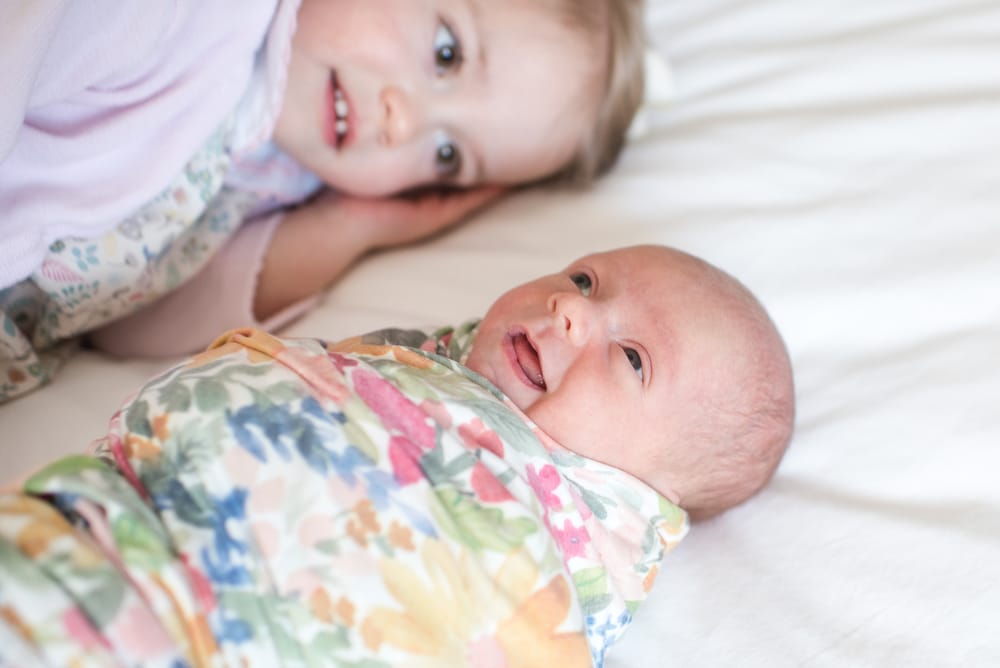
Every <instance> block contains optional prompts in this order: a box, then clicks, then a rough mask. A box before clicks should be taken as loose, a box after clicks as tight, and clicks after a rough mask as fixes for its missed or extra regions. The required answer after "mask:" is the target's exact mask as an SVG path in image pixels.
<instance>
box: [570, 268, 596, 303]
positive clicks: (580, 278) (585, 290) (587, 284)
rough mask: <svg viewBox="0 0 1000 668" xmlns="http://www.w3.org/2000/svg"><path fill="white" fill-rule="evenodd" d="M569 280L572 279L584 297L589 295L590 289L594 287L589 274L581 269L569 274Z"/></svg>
mask: <svg viewBox="0 0 1000 668" xmlns="http://www.w3.org/2000/svg"><path fill="white" fill-rule="evenodd" d="M569 280H571V281H573V285H575V286H576V287H577V288H578V289H579V290H580V294H581V295H583V296H584V297H589V296H590V289H591V288H592V287H594V282H593V281H592V280H590V276H588V275H587V274H585V273H584V272H582V271H578V272H576V273H575V274H570V275H569Z"/></svg>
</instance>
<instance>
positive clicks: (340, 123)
mask: <svg viewBox="0 0 1000 668" xmlns="http://www.w3.org/2000/svg"><path fill="white" fill-rule="evenodd" d="M329 105H330V125H331V126H330V127H329V128H328V129H327V141H328V142H329V143H330V144H331V145H332V146H333V147H334V148H336V149H337V150H340V149H341V148H343V147H344V145H345V144H346V143H347V137H348V135H349V134H350V130H351V123H350V118H351V106H350V104H348V102H347V95H346V94H345V93H344V90H343V89H342V88H341V87H340V82H339V81H338V79H337V71H336V70H331V72H330V99H329Z"/></svg>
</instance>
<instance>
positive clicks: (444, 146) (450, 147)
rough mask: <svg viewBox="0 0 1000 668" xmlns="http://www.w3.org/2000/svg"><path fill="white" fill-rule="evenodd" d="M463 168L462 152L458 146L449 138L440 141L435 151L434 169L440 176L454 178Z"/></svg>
mask: <svg viewBox="0 0 1000 668" xmlns="http://www.w3.org/2000/svg"><path fill="white" fill-rule="evenodd" d="M461 170H462V154H461V152H460V151H459V150H458V147H457V146H455V145H454V144H453V143H451V142H450V141H447V140H441V141H439V142H438V146H437V150H436V151H435V152H434V171H435V172H436V173H437V175H438V177H439V178H454V177H455V176H458V174H459V172H460V171H461Z"/></svg>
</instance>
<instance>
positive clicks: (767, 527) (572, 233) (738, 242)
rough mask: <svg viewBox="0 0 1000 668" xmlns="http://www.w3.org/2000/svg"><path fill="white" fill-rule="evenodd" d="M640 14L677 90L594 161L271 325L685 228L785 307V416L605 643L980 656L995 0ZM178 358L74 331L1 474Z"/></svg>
mask: <svg viewBox="0 0 1000 668" xmlns="http://www.w3.org/2000/svg"><path fill="white" fill-rule="evenodd" d="M649 33H650V35H651V37H652V41H653V45H654V47H655V49H656V50H657V52H658V53H659V54H660V56H661V57H663V58H664V59H665V60H666V62H668V63H669V65H670V68H671V72H672V75H673V95H672V98H671V99H670V100H669V101H666V100H664V99H662V96H660V97H659V98H658V99H656V100H651V101H650V102H649V104H648V105H647V108H646V109H645V111H644V119H645V125H646V129H645V132H643V133H641V134H639V135H638V136H637V137H635V139H634V140H633V141H632V143H631V144H630V146H629V147H628V149H627V150H626V152H625V154H624V155H623V157H622V160H621V162H620V163H619V165H618V167H617V168H616V169H615V170H614V172H613V173H612V174H611V175H610V176H608V177H607V178H605V179H603V180H602V181H601V182H600V183H599V184H597V186H596V187H594V188H593V189H592V190H590V191H588V192H585V193H571V192H563V191H553V190H542V189H535V190H527V191H524V192H521V193H518V194H516V195H514V196H512V197H510V198H507V199H506V200H504V201H503V202H501V203H500V204H499V205H497V206H495V207H493V208H491V209H490V210H489V211H487V212H485V213H484V214H482V215H481V216H479V217H478V218H477V219H476V220H475V221H474V222H473V223H471V224H469V225H466V226H464V227H461V228H459V229H457V230H455V231H453V232H452V233H450V234H448V235H445V236H442V237H440V238H437V239H434V240H432V241H430V242H428V243H425V244H421V245H416V246H413V247H408V248H404V249H400V250H397V251H393V252H388V253H384V254H381V255H378V256H373V257H371V258H369V259H367V260H366V261H364V262H363V263H361V264H360V265H359V266H357V267H356V269H355V270H354V271H353V272H352V273H351V274H350V275H349V276H348V277H347V278H346V279H345V280H344V281H343V282H342V283H340V284H339V285H338V286H336V287H335V288H334V289H333V290H331V291H330V292H329V293H328V294H327V295H326V296H325V297H324V299H323V302H322V304H321V305H320V307H319V308H318V309H317V310H316V311H314V312H312V313H311V314H309V315H308V316H307V317H305V318H303V319H302V320H300V321H298V322H296V323H295V324H294V325H292V326H291V327H290V329H289V330H287V331H286V333H287V334H290V335H302V336H309V335H318V336H323V337H325V338H339V337H342V336H348V335H352V334H356V333H359V332H361V331H367V330H370V329H375V328H378V327H381V326H385V325H389V324H396V325H404V326H407V325H427V324H432V323H442V322H457V321H459V320H461V319H463V318H465V317H467V316H471V315H475V314H480V313H482V312H483V310H484V309H485V307H486V306H487V305H488V304H489V303H490V301H492V299H493V298H494V297H496V296H497V295H498V294H500V292H502V291H503V290H504V289H506V288H507V287H508V286H510V285H513V284H514V283H515V282H516V281H518V280H521V279H524V278H529V277H533V276H535V275H537V274H539V273H543V272H548V271H550V270H552V269H553V268H554V267H555V266H557V265H560V264H561V263H564V262H567V261H569V260H571V259H573V258H575V257H576V256H579V255H582V254H584V253H587V252H591V251H595V250H601V249H605V248H610V247H614V246H620V245H626V244H632V243H642V242H657V243H665V244H670V245H673V246H677V247H679V248H682V249H684V250H687V251H689V252H692V253H695V254H697V255H700V256H702V257H705V258H706V259H708V260H710V261H712V262H714V263H715V264H717V265H719V266H721V267H723V268H725V269H727V270H728V271H730V272H731V273H733V274H735V275H736V276H738V277H740V278H741V279H742V280H743V281H744V282H745V283H746V284H747V285H748V286H749V287H750V288H751V289H752V290H754V291H755V292H756V293H757V294H758V295H759V296H760V298H761V299H762V301H763V302H764V303H765V304H766V305H767V307H768V309H769V310H770V312H771V314H772V316H773V317H774V319H775V321H776V322H777V324H778V326H779V328H780V329H781V331H782V332H783V333H784V335H785V338H786V340H787V343H788V346H789V349H790V353H791V356H792V359H793V363H794V366H795V370H796V383H797V394H798V419H797V430H796V435H795V438H794V441H793V445H792V447H791V449H790V450H789V452H788V454H787V456H786V457H785V459H784V461H783V462H782V465H781V467H780V469H779V471H778V474H777V476H776V477H775V479H774V481H773V482H772V484H771V485H770V486H769V487H768V488H767V489H766V490H765V491H764V492H763V493H762V494H760V495H759V496H758V497H756V498H755V499H753V500H752V501H751V502H749V503H747V504H745V505H744V506H742V507H740V508H737V509H735V510H733V511H730V512H728V513H726V514H724V515H722V516H720V517H718V518H716V519H714V520H712V521H709V522H706V523H702V524H698V525H696V526H695V527H694V529H693V531H692V532H691V534H690V536H689V537H688V538H687V539H686V540H685V542H684V544H683V545H682V546H681V547H680V548H679V549H678V550H677V551H675V552H674V553H673V554H672V555H671V557H670V558H669V560H668V562H667V564H666V566H667V567H666V569H665V571H664V573H663V575H662V576H661V577H660V579H659V581H658V583H657V585H656V588H655V590H654V592H653V595H652V597H651V599H650V601H649V602H648V603H647V604H646V606H645V607H644V608H642V609H641V610H640V611H639V613H638V615H637V620H636V623H635V625H634V626H633V628H632V629H631V631H630V632H629V634H628V636H627V637H626V638H625V640H624V641H623V642H622V643H621V644H620V645H619V646H618V647H617V648H616V650H615V651H614V652H613V653H612V654H611V661H610V665H611V666H612V667H613V668H626V667H628V668H645V667H646V666H661V665H674V666H733V665H739V666H767V667H768V668H773V667H775V666H989V665H1000V634H998V631H997V629H998V625H1000V565H998V564H1000V482H998V475H1000V3H998V2H996V0H883V1H882V2H877V3H876V2H863V1H861V0H813V1H812V2H806V3H803V2H797V1H795V0H757V1H753V2H751V1H748V0H669V1H667V0H653V2H652V3H651V5H650V8H649ZM661 83H662V82H661ZM454 276H462V277H463V278H462V280H461V281H455V280H453V277H454ZM429 295H433V296H435V298H434V299H427V297H428V296H429ZM439 295H440V296H441V297H440V298H438V296H439ZM170 362H171V360H146V361H120V360H115V359H110V358H106V357H102V356H101V355H98V354H96V353H92V352H84V353H82V354H80V355H78V356H77V357H75V358H74V359H73V360H72V361H71V363H70V364H69V365H68V367H67V368H66V369H65V371H64V372H63V373H62V374H61V375H60V376H59V377H58V379H57V380H56V382H55V383H54V384H53V385H52V386H51V387H49V388H47V389H45V390H43V391H41V392H38V393H35V394H34V395H31V396H28V397H25V398H23V399H21V400H18V401H15V402H13V403H11V404H9V405H5V406H2V407H0V434H2V446H0V447H2V459H0V461H2V464H0V466H2V473H3V476H2V477H3V478H4V479H10V478H12V477H14V476H16V475H18V474H20V473H23V472H24V471H26V470H28V469H30V468H32V467H33V466H35V465H37V464H38V463H40V462H42V461H45V460H47V459H49V458H51V457H53V456H56V455H59V454H62V453H67V452H73V451H78V450H80V449H82V448H84V447H85V446H86V445H87V443H88V442H89V441H90V440H92V439H93V438H95V437H97V436H98V435H100V434H101V432H102V430H103V429H104V428H105V421H106V419H107V417H108V416H109V415H110V414H111V413H112V412H113V411H114V410H115V408H116V407H117V406H118V405H119V404H120V403H121V402H122V401H123V399H124V398H125V397H126V396H127V395H128V394H129V393H130V392H131V391H133V390H135V389H136V388H137V387H138V386H139V384H140V383H141V382H142V381H143V380H145V379H146V378H147V377H149V376H150V375H152V374H153V373H154V372H156V371H158V370H160V369H162V368H164V367H165V365H167V364H169V363H170Z"/></svg>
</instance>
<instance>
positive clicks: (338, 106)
mask: <svg viewBox="0 0 1000 668" xmlns="http://www.w3.org/2000/svg"><path fill="white" fill-rule="evenodd" d="M333 109H334V111H336V112H337V116H340V117H341V118H347V102H346V101H344V98H343V97H338V98H337V101H336V102H335V103H334V105H333Z"/></svg>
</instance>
